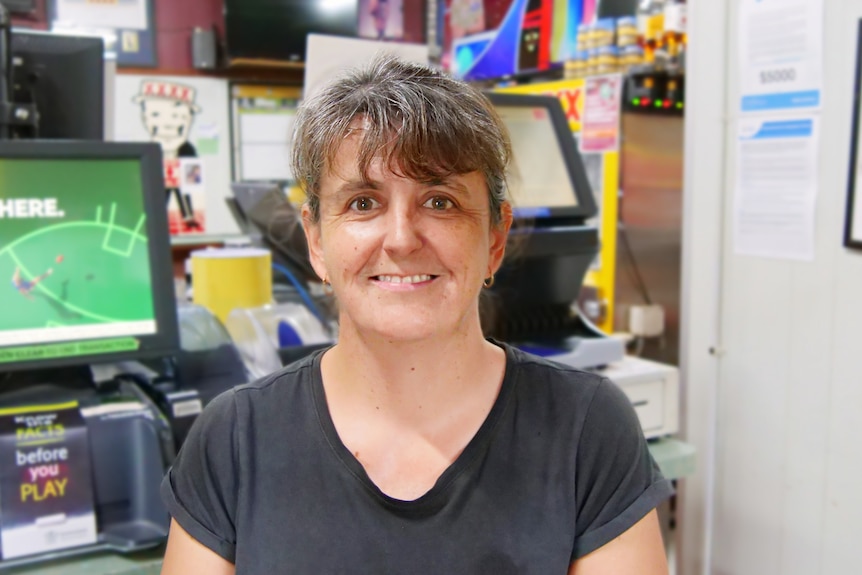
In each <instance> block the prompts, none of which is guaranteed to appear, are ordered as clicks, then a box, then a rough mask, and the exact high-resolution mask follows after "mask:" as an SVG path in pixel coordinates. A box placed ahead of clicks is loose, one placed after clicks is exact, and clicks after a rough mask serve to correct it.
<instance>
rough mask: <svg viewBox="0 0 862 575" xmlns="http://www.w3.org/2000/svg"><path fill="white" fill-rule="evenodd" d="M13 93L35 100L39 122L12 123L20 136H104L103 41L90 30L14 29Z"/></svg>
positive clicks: (20, 98)
mask: <svg viewBox="0 0 862 575" xmlns="http://www.w3.org/2000/svg"><path fill="white" fill-rule="evenodd" d="M11 51H12V85H13V90H12V94H11V99H12V100H13V101H14V102H16V103H19V104H23V103H33V104H35V105H36V110H37V112H38V126H37V127H36V129H35V130H33V129H30V128H27V127H18V128H13V136H14V137H18V138H40V139H64V140H103V139H104V136H105V123H104V115H105V112H104V97H105V92H104V84H105V80H104V75H105V60H104V58H105V57H104V53H105V47H104V42H103V40H102V39H101V38H97V37H90V36H67V35H61V34H53V33H46V32H37V31H25V30H20V29H17V28H16V29H13V30H12V38H11Z"/></svg>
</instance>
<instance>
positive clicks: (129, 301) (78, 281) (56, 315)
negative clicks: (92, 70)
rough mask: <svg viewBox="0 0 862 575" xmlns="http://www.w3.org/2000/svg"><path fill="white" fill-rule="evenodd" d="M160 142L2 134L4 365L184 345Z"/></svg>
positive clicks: (57, 362)
mask: <svg viewBox="0 0 862 575" xmlns="http://www.w3.org/2000/svg"><path fill="white" fill-rule="evenodd" d="M168 238H169V234H168V223H167V214H166V212H165V206H164V183H163V180H162V158H161V150H160V149H159V147H158V145H157V144H153V143H145V144H144V143H141V144H137V143H114V142H49V141H38V142H37V141H18V142H9V141H2V142H0V279H2V281H3V284H2V285H5V286H6V287H5V288H3V290H4V291H0V293H2V294H4V295H3V297H2V298H0V302H2V304H0V305H2V309H3V312H2V313H0V372H5V371H15V370H26V369H31V370H38V369H40V368H46V367H55V366H71V365H78V366H80V365H87V364H93V363H103V362H114V361H119V360H127V359H143V358H149V357H160V356H169V355H172V354H174V353H176V352H177V351H178V350H179V335H178V330H177V317H176V305H175V301H174V285H173V279H172V264H171V253H170V246H169V241H168Z"/></svg>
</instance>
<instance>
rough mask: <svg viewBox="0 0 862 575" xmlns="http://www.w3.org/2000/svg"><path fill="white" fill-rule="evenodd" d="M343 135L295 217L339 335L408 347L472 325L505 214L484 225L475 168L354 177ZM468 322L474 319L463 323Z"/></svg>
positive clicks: (484, 195) (353, 148) (373, 171)
mask: <svg viewBox="0 0 862 575" xmlns="http://www.w3.org/2000/svg"><path fill="white" fill-rule="evenodd" d="M357 139H358V136H349V137H348V138H346V139H345V140H344V142H343V143H342V145H341V148H340V149H339V151H338V154H337V156H336V159H335V162H334V165H333V166H332V169H331V170H329V171H328V172H327V173H325V174H324V175H323V177H322V179H321V184H320V219H319V222H317V223H312V222H311V219H310V212H309V211H308V208H305V209H304V211H303V216H304V222H305V230H306V235H307V237H308V244H309V251H310V255H311V263H312V265H313V266H314V269H315V271H316V272H317V274H318V275H319V276H320V277H322V278H325V279H327V280H328V281H329V282H330V283H331V284H332V287H333V289H334V290H335V294H336V295H337V297H338V304H339V310H340V322H341V332H342V333H346V332H347V331H348V330H350V329H353V330H354V331H357V332H360V333H368V334H371V333H374V334H377V335H379V336H382V337H386V338H388V339H390V340H397V341H415V340H421V339H425V338H429V337H433V336H438V335H444V336H445V335H457V334H458V333H467V331H468V330H469V329H471V328H475V327H477V326H478V310H477V298H478V294H479V291H480V290H481V288H482V281H483V280H484V278H486V277H488V276H489V275H490V274H491V273H492V272H494V271H496V270H497V268H498V267H499V265H500V262H501V261H502V258H503V252H504V249H505V245H506V234H507V233H508V228H509V225H510V223H511V210H510V208H509V206H508V205H504V210H503V218H502V223H501V224H500V225H499V226H494V227H492V226H491V223H490V222H491V218H490V213H489V205H488V192H487V187H486V185H485V179H484V177H483V176H482V174H480V173H479V172H472V173H469V174H463V175H459V176H452V177H450V178H447V179H446V180H445V181H440V182H432V183H425V182H416V181H413V180H410V179H408V178H405V177H402V176H400V175H398V174H395V173H393V172H391V171H389V170H388V169H386V167H385V165H383V162H382V161H379V160H375V161H374V163H372V165H371V167H370V169H369V172H368V180H369V181H363V179H362V177H361V176H360V174H359V170H358V167H357V165H356V156H357ZM470 322H476V324H475V325H471V323H470Z"/></svg>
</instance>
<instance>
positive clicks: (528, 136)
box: [488, 92, 596, 225]
mask: <svg viewBox="0 0 862 575" xmlns="http://www.w3.org/2000/svg"><path fill="white" fill-rule="evenodd" d="M488 97H489V98H490V100H491V103H493V104H494V108H495V109H496V111H497V113H498V114H499V115H500V118H501V119H502V120H503V123H504V124H505V125H506V128H507V129H508V130H509V136H510V138H511V140H512V166H511V170H510V174H509V194H510V196H511V198H512V204H513V207H514V212H515V217H516V218H517V217H525V218H535V219H536V220H537V222H536V224H537V225H542V222H541V220H557V219H561V218H562V219H570V220H571V219H580V220H584V219H586V218H590V217H592V216H594V215H595V214H596V203H595V200H594V198H593V193H592V190H591V188H590V184H589V181H588V180H587V176H586V172H585V171H584V166H583V162H582V161H581V156H580V154H579V153H578V150H577V147H576V145H575V139H574V136H573V135H572V132H571V129H570V128H569V124H568V122H567V121H566V117H565V114H564V112H563V107H562V105H561V104H560V101H559V100H558V99H557V98H555V97H553V96H539V95H523V94H501V93H497V92H490V93H488Z"/></svg>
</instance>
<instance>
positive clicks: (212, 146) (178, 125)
mask: <svg viewBox="0 0 862 575" xmlns="http://www.w3.org/2000/svg"><path fill="white" fill-rule="evenodd" d="M228 106H229V104H228V86H227V81H225V80H220V79H212V78H197V77H183V76H137V75H125V74H123V75H118V76H117V84H116V91H115V106H114V109H115V126H116V139H117V140H118V141H147V140H148V141H152V142H158V143H159V144H160V145H161V147H162V154H163V158H164V169H165V172H164V175H165V188H166V189H165V202H166V205H167V210H168V223H169V225H170V230H171V234H172V235H180V234H207V235H210V234H229V233H237V228H236V224H235V223H234V221H233V218H232V216H231V215H230V212H229V211H228V208H227V206H226V204H225V201H224V197H225V195H226V194H227V193H228V191H229V190H230V182H231V175H230V142H229V141H228V126H229V111H228ZM190 160H194V161H190ZM186 171H190V172H189V173H186ZM190 184H191V185H190Z"/></svg>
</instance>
